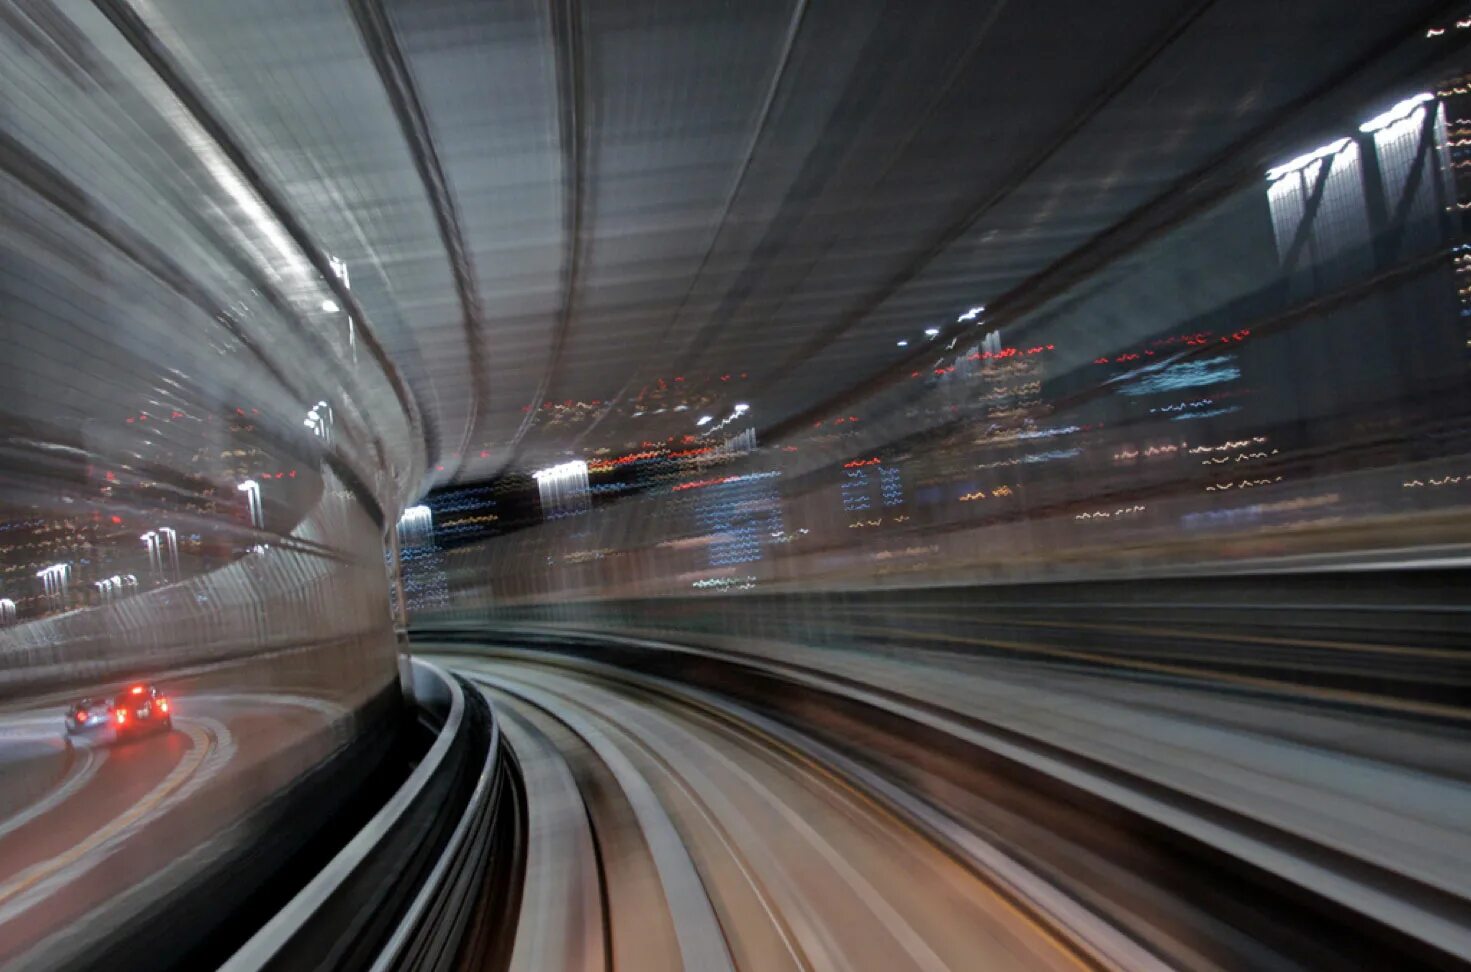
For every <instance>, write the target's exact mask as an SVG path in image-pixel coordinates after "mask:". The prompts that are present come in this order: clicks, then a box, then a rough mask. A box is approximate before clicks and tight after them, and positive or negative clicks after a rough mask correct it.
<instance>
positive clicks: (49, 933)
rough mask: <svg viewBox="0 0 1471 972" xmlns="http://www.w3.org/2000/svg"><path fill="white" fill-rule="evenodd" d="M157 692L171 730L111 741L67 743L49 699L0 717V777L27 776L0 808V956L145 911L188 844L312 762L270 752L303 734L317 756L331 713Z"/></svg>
mask: <svg viewBox="0 0 1471 972" xmlns="http://www.w3.org/2000/svg"><path fill="white" fill-rule="evenodd" d="M165 688H166V690H167V686H166V685H165ZM169 696H170V702H171V705H172V707H173V710H174V728H173V731H172V732H168V733H159V734H150V735H140V736H136V737H129V738H125V739H122V740H117V739H115V738H114V735H113V732H112V730H111V729H108V728H103V729H99V730H96V731H94V733H92V734H89V735H86V736H79V737H72V738H71V739H68V737H67V736H66V732H65V728H64V726H63V724H62V716H63V709H64V703H62V702H59V701H58V702H56V703H55V704H54V705H46V706H40V707H29V708H24V709H14V710H11V711H7V712H3V713H0V775H4V776H5V777H6V778H7V780H11V779H14V780H24V781H25V782H24V785H21V786H16V787H12V786H9V785H7V787H6V788H5V794H6V798H7V803H6V805H4V806H0V814H3V816H0V964H3V963H6V962H9V961H18V963H19V964H24V961H25V960H24V959H23V958H22V957H23V956H25V955H26V953H28V952H30V953H32V954H33V956H44V954H45V953H46V951H47V942H48V940H51V939H52V938H53V936H57V935H66V934H68V933H69V930H70V929H71V928H72V927H73V925H74V923H77V922H88V923H109V924H111V923H115V922H120V921H122V920H125V917H126V915H127V914H128V913H130V912H131V911H132V909H135V908H142V907H146V905H147V903H148V901H149V900H151V899H153V898H154V897H155V896H156V895H157V894H158V893H159V890H160V882H162V883H165V884H166V883H167V882H168V881H169V880H170V872H171V871H173V872H177V871H178V869H179V868H180V867H181V866H183V867H185V868H187V864H188V861H187V858H188V855H189V853H190V852H191V851H193V850H195V849H197V848H200V847H202V846H203V845H205V844H206V842H207V841H209V839H210V838H211V837H213V836H215V835H217V834H218V833H220V832H221V831H222V830H223V829H224V828H226V827H227V826H228V825H229V824H230V823H232V822H233V821H234V820H235V819H237V818H238V817H239V816H240V815H241V814H242V813H244V812H246V811H248V810H250V809H252V808H253V807H254V806H256V805H258V804H259V803H260V802H261V801H263V800H265V799H266V798H267V797H269V796H270V795H271V793H273V792H274V791H275V790H277V789H278V788H279V787H281V786H283V785H285V784H286V783H287V782H289V780H290V779H291V777H292V775H294V773H296V772H299V771H300V768H301V761H302V760H303V759H306V758H310V757H309V754H308V753H306V752H301V751H298V752H296V753H295V754H294V758H293V759H292V760H290V761H287V762H283V761H282V760H280V759H278V758H277V757H279V756H280V755H281V754H282V753H284V752H286V751H288V750H291V749H293V748H298V749H299V747H301V746H302V744H303V741H306V743H305V745H306V748H307V749H308V750H311V751H312V752H314V753H317V754H318V755H317V758H320V754H321V753H324V752H325V751H326V749H327V747H328V746H329V745H330V742H329V740H330V738H331V736H332V732H331V730H332V728H333V727H334V725H335V724H336V723H337V722H338V721H339V719H340V716H341V714H342V710H341V709H340V708H338V707H337V706H335V705H334V704H333V703H331V702H326V701H323V700H321V699H316V698H312V697H307V696H293V695H289V694H275V693H249V692H245V693H231V694H221V693H218V692H210V691H204V690H199V691H193V692H188V691H185V692H174V691H169ZM38 946H39V947H38ZM32 950H35V951H34V952H32ZM42 964H44V963H42Z"/></svg>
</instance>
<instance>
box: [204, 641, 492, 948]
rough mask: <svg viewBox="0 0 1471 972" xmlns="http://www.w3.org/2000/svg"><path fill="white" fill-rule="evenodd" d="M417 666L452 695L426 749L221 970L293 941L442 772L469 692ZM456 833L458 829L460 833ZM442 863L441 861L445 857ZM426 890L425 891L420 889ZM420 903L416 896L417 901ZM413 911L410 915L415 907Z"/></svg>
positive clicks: (416, 664) (440, 672)
mask: <svg viewBox="0 0 1471 972" xmlns="http://www.w3.org/2000/svg"><path fill="white" fill-rule="evenodd" d="M413 664H414V668H415V676H416V677H415V682H416V683H417V682H418V681H419V678H418V676H419V675H420V674H421V673H422V674H423V675H424V677H425V679H426V681H427V680H428V679H435V680H437V681H439V682H440V683H442V684H443V686H444V687H445V689H446V691H447V692H448V694H449V699H450V707H449V713H448V714H447V715H446V717H445V720H444V725H443V726H442V727H441V728H440V731H439V735H438V736H437V738H436V739H435V740H434V743H433V745H432V746H430V748H429V751H428V753H426V754H425V756H424V759H423V760H422V761H421V762H420V763H419V765H418V766H417V767H415V768H414V770H413V772H412V773H410V774H409V777H408V779H407V780H405V781H404V783H403V785H402V786H400V787H399V788H398V790H397V791H396V792H395V793H394V794H393V796H392V797H391V798H389V800H388V802H387V803H386V804H384V805H383V807H382V809H380V810H379V811H378V812H377V813H376V814H374V815H373V818H372V819H371V820H369V821H368V823H367V825H366V826H364V827H363V829H362V830H360V831H358V833H357V834H356V835H354V837H353V838H352V840H350V841H348V843H347V846H345V847H343V848H342V850H341V851H339V852H338V853H337V855H336V856H335V857H333V858H332V860H331V861H329V862H328V864H327V866H326V867H324V868H322V870H321V871H320V872H318V873H317V875H316V876H315V877H314V878H312V880H311V881H310V882H309V883H308V884H307V885H306V887H304V888H302V889H301V891H299V892H298V893H297V894H296V896H295V897H293V898H292V899H291V900H290V901H289V902H287V904H286V905H285V907H283V908H282V909H281V910H280V911H278V912H277V913H276V914H275V915H274V916H272V918H271V920H270V921H268V922H266V924H265V925H263V926H262V927H261V928H260V930H259V931H257V932H256V933H255V934H254V935H252V936H251V937H250V939H249V940H247V941H246V942H245V944H244V945H242V946H241V947H240V948H239V949H238V950H237V951H236V952H235V954H234V955H232V956H230V958H229V959H228V960H226V961H225V963H224V964H223V965H221V966H220V972H259V970H262V969H265V968H267V967H268V966H269V965H270V964H271V963H272V962H273V961H275V960H276V959H277V958H278V957H279V956H280V955H281V953H282V952H283V950H284V949H285V948H286V947H287V946H288V945H289V944H290V943H291V941H292V940H293V939H294V938H295V937H296V936H297V935H299V934H300V933H301V932H302V930H303V929H304V928H305V927H306V925H307V923H308V922H309V921H310V920H311V919H312V917H313V916H314V915H316V914H317V912H318V911H319V910H320V909H321V908H322V907H323V906H324V905H325V904H326V903H327V902H328V901H329V900H331V899H332V898H333V896H334V895H336V894H337V893H338V892H340V891H341V890H342V889H343V887H344V886H345V885H346V883H347V882H348V881H349V879H350V878H351V877H352V876H353V874H354V873H355V872H356V871H357V870H358V868H360V867H361V866H363V864H364V863H365V862H366V861H367V860H368V858H369V856H370V855H371V854H372V852H373V850H374V849H375V848H377V847H378V846H379V845H380V844H381V843H382V842H383V840H384V839H385V838H386V837H387V836H388V835H389V834H390V833H392V832H393V830H394V828H395V827H396V826H397V825H398V824H399V822H400V821H401V820H402V819H403V818H404V816H405V814H406V813H407V812H408V811H409V809H410V808H411V807H412V806H413V805H414V804H415V802H416V801H417V800H418V798H419V796H420V794H421V793H423V791H424V789H425V787H426V786H428V784H429V781H430V780H432V779H434V777H435V775H436V774H437V773H438V772H439V770H440V768H441V766H442V764H443V763H444V760H445V757H446V755H447V754H448V753H449V751H450V748H451V747H452V746H453V744H454V741H455V739H456V737H457V736H458V735H459V733H460V730H461V725H462V723H463V721H464V718H465V694H464V690H463V688H461V686H460V684H459V682H458V681H457V680H456V679H454V678H453V677H451V676H450V675H449V674H448V673H446V672H445V671H444V670H443V669H441V668H439V667H438V666H437V665H432V664H430V663H428V662H425V661H421V660H419V659H417V658H416V659H414V662H413ZM477 791H478V787H477ZM462 823H463V821H462ZM458 833H459V831H458V829H457V830H456V834H458ZM451 843H453V840H452V841H451ZM441 863H443V861H442V860H441ZM435 873H439V867H438V865H436V868H435ZM427 887H428V885H426V888H427ZM422 894H423V890H421V895H422ZM417 903H418V902H417V899H416V902H415V904H417ZM410 911H411V913H412V912H413V908H411V909H410ZM408 917H410V916H405V919H406V920H407V918H408ZM401 930H402V928H401V927H400V928H399V929H396V930H395V932H394V935H395V938H397V936H398V934H399V931H401Z"/></svg>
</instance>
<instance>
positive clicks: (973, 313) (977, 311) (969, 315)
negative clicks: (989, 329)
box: [955, 304, 986, 324]
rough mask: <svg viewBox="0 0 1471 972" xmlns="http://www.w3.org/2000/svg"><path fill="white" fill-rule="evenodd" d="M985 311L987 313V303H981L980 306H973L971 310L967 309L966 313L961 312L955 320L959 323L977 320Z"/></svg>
mask: <svg viewBox="0 0 1471 972" xmlns="http://www.w3.org/2000/svg"><path fill="white" fill-rule="evenodd" d="M984 313H986V305H985V304H981V305H980V306H979V307H972V308H971V309H970V310H968V311H966V312H965V313H964V314H961V315H960V316H959V317H957V318H956V319H955V320H956V322H957V323H960V324H964V323H965V322H966V321H973V320H975V319H976V318H977V317H980V316H981V315H982V314H984Z"/></svg>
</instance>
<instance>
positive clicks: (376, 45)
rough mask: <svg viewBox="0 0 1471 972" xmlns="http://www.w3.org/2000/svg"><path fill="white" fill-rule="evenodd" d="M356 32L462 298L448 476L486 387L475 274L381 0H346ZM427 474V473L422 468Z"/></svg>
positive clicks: (464, 450)
mask: <svg viewBox="0 0 1471 972" xmlns="http://www.w3.org/2000/svg"><path fill="white" fill-rule="evenodd" d="M348 7H349V9H350V10H351V12H352V17H353V21H354V22H355V23H356V25H357V28H358V34H359V36H360V37H361V39H362V41H363V46H364V47H365V48H366V49H367V52H368V56H369V58H370V59H371V60H372V62H373V67H374V69H375V70H376V71H377V73H378V79H379V82H380V83H381V84H382V85H383V90H384V93H385V94H386V95H387V96H388V100H389V102H390V103H391V104H392V105H393V112H394V115H395V116H396V117H397V119H398V124H399V129H400V131H401V132H402V134H403V137H404V141H405V143H406V144H407V146H408V150H409V155H410V156H412V157H413V160H414V167H415V169H417V170H418V173H419V179H420V181H421V182H422V183H423V188H424V193H425V195H427V196H428V197H429V203H430V207H431V208H432V209H433V211H434V219H435V223H436V224H437V225H438V228H439V237H440V241H441V243H442V244H443V245H444V249H445V256H446V258H447V259H448V261H449V264H450V272H451V274H453V276H454V280H455V290H456V292H457V296H458V298H459V302H460V310H461V314H462V315H463V326H464V330H465V345H466V349H467V351H468V352H469V356H470V363H469V367H470V402H469V415H468V416H467V418H466V422H465V431H464V435H463V436H462V438H461V441H460V449H459V453H458V456H459V459H458V461H457V463H456V465H455V471H454V473H453V475H452V476H451V478H454V477H456V476H458V475H459V474H460V472H461V471H462V470H463V469H464V465H465V459H466V456H467V454H468V452H469V449H470V444H471V442H472V441H473V440H474V437H475V431H476V429H477V427H478V425H479V417H480V403H481V393H482V392H483V391H484V387H483V376H484V368H485V348H484V344H483V339H484V335H483V333H482V328H483V325H484V315H483V305H482V303H481V300H480V291H479V287H478V284H477V281H476V277H475V267H474V264H473V261H472V260H471V258H470V256H469V252H468V248H467V247H466V246H465V238H464V233H463V230H462V229H461V225H460V217H459V210H458V208H457V207H456V205H455V200H454V196H453V194H452V193H451V192H450V188H449V180H448V179H447V178H446V177H445V173H444V167H443V165H442V164H441V162H440V159H439V151H438V149H437V147H436V146H435V143H434V134H433V130H432V129H431V127H430V125H429V118H428V113H427V112H426V111H425V110H424V103H423V100H422V99H421V98H420V97H419V91H418V86H417V85H416V84H415V82H414V76H413V73H412V71H411V70H410V69H409V65H408V61H407V59H406V57H405V56H404V52H403V48H402V46H401V45H400V44H399V42H398V36H397V35H396V34H395V33H394V29H393V24H392V22H391V21H390V20H389V17H388V13H387V11H386V10H384V8H383V4H382V2H381V0H348ZM426 472H427V471H426Z"/></svg>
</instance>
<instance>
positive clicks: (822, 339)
mask: <svg viewBox="0 0 1471 972" xmlns="http://www.w3.org/2000/svg"><path fill="white" fill-rule="evenodd" d="M1215 2H1216V0H1197V2H1196V3H1195V4H1193V5H1192V6H1191V7H1190V8H1189V9H1188V10H1187V11H1185V13H1184V14H1183V15H1182V16H1180V17H1177V18H1176V19H1175V20H1174V21H1173V22H1171V24H1170V25H1169V27H1168V28H1166V29H1165V30H1164V31H1162V32H1161V33H1160V34H1159V35H1158V36H1156V37H1155V38H1154V39H1153V40H1152V41H1151V42H1150V43H1149V44H1148V45H1147V46H1146V47H1145V49H1144V50H1143V51H1141V52H1140V53H1139V54H1138V55H1137V56H1135V57H1134V58H1132V59H1131V60H1130V61H1129V63H1128V64H1127V65H1126V66H1125V67H1124V69H1123V70H1122V71H1120V72H1119V73H1118V74H1117V75H1115V76H1114V77H1113V78H1112V79H1111V80H1110V81H1109V83H1108V84H1106V85H1104V86H1103V87H1102V88H1101V89H1100V90H1099V91H1098V92H1097V93H1096V94H1095V95H1094V96H1093V97H1092V98H1091V99H1090V100H1089V101H1088V103H1087V104H1085V105H1084V106H1083V107H1082V109H1081V110H1080V111H1078V112H1077V113H1075V114H1074V115H1073V116H1072V117H1071V118H1070V119H1069V120H1068V122H1067V123H1066V124H1064V125H1063V126H1062V127H1061V129H1059V130H1058V131H1057V133H1056V134H1055V135H1054V136H1053V137H1052V138H1051V139H1050V140H1049V141H1048V144H1047V145H1046V146H1044V147H1043V148H1042V149H1041V150H1040V151H1039V152H1037V153H1036V154H1035V155H1034V156H1032V158H1030V159H1028V160H1027V161H1026V162H1025V163H1023V164H1022V165H1020V166H1018V167H1017V168H1016V169H1015V170H1013V172H1012V174H1011V175H1010V177H1009V178H1007V179H1006V180H1005V181H1004V182H1003V183H1002V185H1000V186H999V187H997V188H996V189H994V190H992V191H991V192H990V193H988V194H987V195H986V198H985V199H984V200H983V201H982V202H981V203H980V204H979V205H976V206H972V207H971V208H969V209H968V210H967V211H966V212H965V214H964V215H963V216H962V217H961V218H960V219H959V220H957V221H955V222H953V223H951V224H950V225H949V226H947V227H946V228H945V229H944V230H943V231H942V232H941V233H940V234H938V236H937V237H936V238H935V239H934V241H933V242H931V243H930V244H929V246H927V247H925V249H924V250H922V251H921V252H920V253H919V254H918V255H917V256H916V257H915V259H913V260H911V261H910V262H909V264H908V265H906V266H905V267H903V268H901V269H900V270H899V271H898V272H897V273H895V274H893V275H892V276H891V277H890V278H889V279H888V280H887V281H885V282H884V284H883V286H882V287H880V288H879V290H878V291H877V292H876V293H875V294H874V295H872V296H870V297H869V298H868V299H866V300H865V301H864V303H863V305H862V306H860V307H858V308H856V309H855V310H853V311H850V312H849V313H847V314H844V315H843V316H842V317H841V318H839V319H838V321H837V322H836V323H835V325H833V326H831V327H828V328H826V329H824V330H823V331H821V332H819V333H818V334H816V335H814V336H813V337H812V338H810V339H808V340H807V341H806V342H805V343H803V345H802V346H801V347H799V348H798V349H797V350H796V351H794V352H792V353H791V354H789V355H788V356H787V358H786V360H784V361H783V362H782V363H781V364H780V365H778V366H777V368H776V370H775V371H774V372H773V373H772V374H771V375H770V376H769V377H768V378H767V379H765V380H764V381H763V382H762V384H761V386H760V388H759V389H758V390H759V391H764V390H766V389H767V388H769V387H770V386H771V385H772V384H774V383H775V382H777V381H780V380H781V379H782V378H783V377H785V376H786V374H788V373H789V372H790V371H792V369H794V368H796V367H797V366H798V365H799V364H800V363H801V362H802V361H804V360H806V359H808V358H810V357H811V356H812V355H813V354H816V353H817V352H819V351H821V350H822V348H823V347H824V346H826V345H828V344H831V343H832V342H833V341H834V340H836V339H837V338H839V337H841V336H842V335H843V334H845V333H847V332H848V331H849V330H851V329H852V328H853V327H854V326H856V325H857V324H858V323H860V322H861V321H863V320H865V319H867V317H868V315H869V314H870V313H871V312H872V311H873V310H874V309H876V308H877V307H879V306H880V305H882V304H883V303H884V301H886V300H888V299H889V298H890V297H892V296H893V295H894V294H896V293H898V292H899V290H900V289H902V288H903V286H904V285H905V284H907V283H909V281H911V280H913V279H914V278H916V277H918V276H919V274H920V273H922V272H923V271H924V269H925V268H926V267H928V266H929V265H930V263H931V262H933V261H934V260H935V259H936V258H937V257H938V256H940V254H942V253H944V252H945V251H946V250H947V249H949V248H950V246H952V245H953V244H954V243H955V242H956V241H958V240H960V239H961V238H962V237H964V235H965V234H966V232H968V231H969V230H970V228H971V227H972V226H974V225H975V224H976V223H977V222H979V221H980V220H981V219H982V218H984V217H985V215H986V214H987V213H988V212H990V211H991V210H992V209H994V208H995V207H996V206H998V205H1000V204H1001V203H1002V202H1003V201H1005V200H1006V199H1007V198H1009V197H1010V196H1011V195H1012V194H1013V193H1014V192H1016V190H1017V189H1019V188H1020V187H1021V186H1022V185H1023V184H1024V183H1025V182H1026V180H1027V179H1028V178H1030V177H1031V176H1032V174H1034V173H1035V172H1036V171H1037V170H1038V169H1040V168H1041V167H1042V166H1043V165H1045V164H1046V163H1047V162H1048V161H1049V160H1050V159H1051V158H1052V157H1053V156H1055V155H1056V154H1057V153H1058V152H1060V151H1061V150H1062V148H1063V146H1065V145H1066V144H1067V143H1068V141H1070V140H1071V139H1072V137H1073V136H1074V135H1076V134H1077V133H1078V132H1079V131H1081V130H1082V128H1083V127H1084V126H1085V125H1087V123H1088V122H1089V121H1091V120H1092V119H1093V118H1094V117H1096V116H1097V114H1098V113H1099V112H1100V111H1102V110H1103V109H1104V108H1105V107H1106V106H1107V105H1108V103H1109V102H1111V101H1113V100H1114V99H1115V98H1116V97H1118V96H1119V95H1120V94H1121V93H1122V92H1123V91H1124V90H1126V89H1127V88H1128V87H1129V85H1130V84H1132V83H1133V81H1134V80H1135V79H1136V78H1138V77H1139V75H1140V74H1142V73H1143V72H1144V71H1145V69H1147V68H1148V66H1149V65H1150V64H1152V63H1153V62H1154V61H1155V59H1156V58H1158V57H1159V55H1160V54H1161V53H1162V52H1163V51H1165V50H1166V49H1168V48H1169V47H1170V45H1172V44H1173V43H1174V42H1175V41H1176V40H1178V39H1179V38H1180V36H1181V35H1183V34H1184V33H1185V32H1186V31H1187V30H1188V29H1189V28H1190V27H1191V26H1192V25H1194V24H1195V23H1196V22H1197V21H1198V20H1199V19H1200V18H1201V17H1202V16H1203V15H1204V14H1205V12H1206V11H1207V10H1208V9H1210V8H1211V7H1212V6H1214V5H1215Z"/></svg>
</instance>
